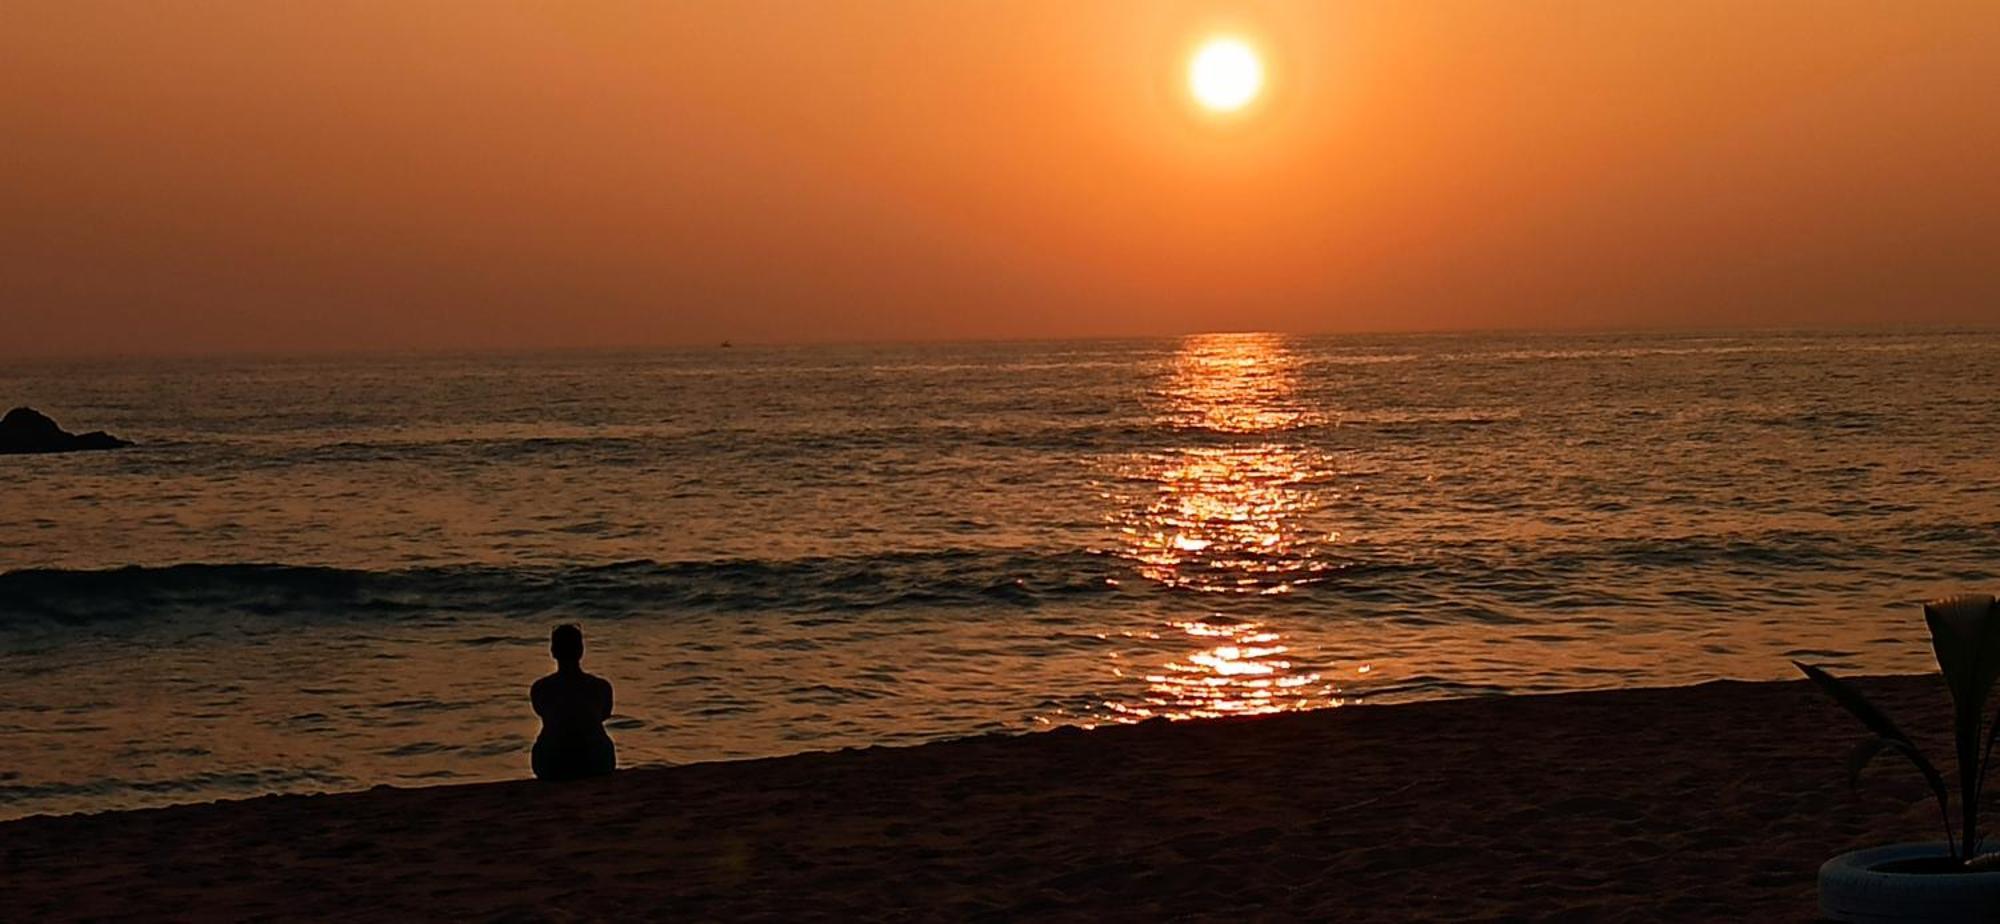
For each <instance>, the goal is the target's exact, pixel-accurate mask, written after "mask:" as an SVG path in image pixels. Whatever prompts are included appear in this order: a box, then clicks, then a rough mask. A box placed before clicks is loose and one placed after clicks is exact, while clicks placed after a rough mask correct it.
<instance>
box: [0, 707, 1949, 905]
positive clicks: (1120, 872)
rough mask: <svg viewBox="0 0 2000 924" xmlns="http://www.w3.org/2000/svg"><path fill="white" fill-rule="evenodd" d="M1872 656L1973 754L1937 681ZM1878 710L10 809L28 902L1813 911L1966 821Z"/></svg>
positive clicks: (1424, 719)
mask: <svg viewBox="0 0 2000 924" xmlns="http://www.w3.org/2000/svg"><path fill="white" fill-rule="evenodd" d="M1865 687H1866V688H1867V689H1868V690H1869V691H1870V692H1871V693H1874V694H1876V695H1877V697H1878V702H1881V703H1882V704H1883V706H1884V707H1885V708H1886V709H1887V710H1888V711H1889V712H1890V714H1891V715H1892V716H1894V717H1896V718H1897V719H1898V720H1899V721H1900V722H1901V723H1902V724H1903V725H1904V726H1905V728H1906V729H1908V730H1910V731H1911V732H1912V734H1915V735H1917V736H1918V738H1919V740H1920V742H1921V743H1923V744H1925V746H1926V747H1929V748H1931V753H1932V754H1933V755H1934V756H1936V758H1937V759H1938V760H1940V761H1946V760H1948V751H1947V750H1946V749H1945V747H1944V742H1943V741H1942V740H1940V739H1939V738H1938V736H1939V735H1948V734H1949V727H1948V712H1949V710H1948V707H1947V706H1946V702H1945V694H1944V692H1943V688H1942V686H1941V685H1940V684H1939V683H1938V681H1936V680H1935V679H1934V678H1929V677H1910V678H1879V679H1873V680H1869V681H1867V682H1866V683H1865ZM1858 738H1859V734H1858V727H1857V726H1856V725H1855V724H1854V723H1853V722H1852V720H1851V719H1849V718H1847V717H1846V716H1845V715H1844V714H1842V713H1840V712H1839V711H1838V709H1837V707H1835V706H1833V705H1832V704H1830V703H1828V702H1826V701H1825V700H1823V699H1822V697H1821V696H1820V694H1819V693H1817V692H1816V691H1814V690H1813V689H1811V688H1809V687H1808V686H1806V685H1805V684H1804V683H1803V682H1795V683H1754V684H1753V683H1736V682H1723V683H1711V684H1704V685H1701V686H1695V687H1685V688H1677V689H1658V690H1626V691H1615V692H1603V693H1577V694H1565V695H1556V696H1533V697H1508V698H1493V699H1479V700H1459V701H1450V702H1434V703H1417V704H1410V705H1396V706H1355V707H1347V708H1341V709H1334V710H1328V711H1322V712H1314V713H1299V714H1288V715H1279V716H1270V717H1261V718H1251V719H1232V720H1220V721H1208V722H1185V723H1166V722H1152V723H1147V724H1144V725H1138V726H1127V727H1112V728H1104V729H1099V730H1095V731H1088V732H1086V731H1080V730H1064V731H1056V732H1050V733H1044V734H1036V735H1027V736H1019V737H998V736H994V737H985V738H977V739H968V740H963V741H955V742H947V743H941V744H932V745H925V746H921V747H912V748H870V749H866V750H849V751H840V752H832V753H819V754H803V755H797V756H792V757H784V758H774V759H769V760H755V761H741V762H731V763H713V764H694V765H688V766H681V767H672V768H662V769H649V770H640V771H629V772H623V773H620V774H617V775H615V776H613V777H609V778H604V779H599V780H592V781H586V782H581V783H569V784H540V783H536V782H533V781H520V782H505V783H487V784H477V785H466V786H446V787H437V788H429V789H388V788H378V789H374V790H370V791H367V792H359V793H345V794H337V795H322V796H274V797H266V798H260V799H251V800H246V801H239V802H225V803H213V804H206V805H189V806H178V807H173V808H166V809H152V810H144V811H133V812H113V813H105V814H99V815H88V816H67V817H55V818H51V817H40V818H29V819H24V820H20V821H16V822H11V823H7V824H4V825H0V871H4V874H0V908H4V909H6V912H5V916H6V917H8V918H9V919H12V920H68V919H83V918H88V919H112V920H153V919H177V920H186V919H205V920H247V919H254V918H275V919H312V920H406V919H407V920H437V919H445V918H459V919H466V920H489V919H500V920H518V921H544V920H546V921H571V920H597V919H603V920H636V919H676V920H687V919H695V920H706V919H725V920H743V919H750V920H773V921H792V920H804V919H850V920H851V919H868V920H884V919H885V920H974V921H977V920H1138V919H1159V918H1166V919H1170V920H1208V919H1215V920H1221V919H1229V918H1244V919H1277V918H1284V917H1304V918H1317V919H1329V920H1341V921H1410V920H1495V921H1498V920H1574V921H1654V920H1675V921H1704V920H1766V921H1783V920H1805V919H1810V918H1811V916H1812V911H1813V887H1814V886H1813V875H1814V871H1815V869H1816V868H1817V866H1818V864H1819V863H1820V862H1821V861H1822V860H1824V859H1826V858H1827V857H1829V856H1831V855H1833V854H1835V853H1837V852H1840V851H1843V850H1847V849H1850V848H1853V847H1858V846H1864V845H1869V844H1876V843H1883V842H1889V841H1896V840H1912V839H1933V838H1935V837H1937V836H1938V833H1937V827H1938V822H1937V815H1936V811H1935V809H1934V808H1933V806H1932V805H1931V803H1929V802H1928V801H1927V796H1926V795H1925V793H1924V790H1923V787H1922V784H1921V783H1920V782H1919V781H1918V780H1917V779H1916V778H1915V774H1914V772H1912V771H1910V770H1909V769H1908V768H1907V766H1905V765H1900V764H1897V763H1892V762H1891V761H1889V760H1888V759H1886V758H1885V759H1883V760H1882V761H1881V763H1880V764H1879V765H1877V766H1876V767H1874V768H1872V769H1871V770H1870V771H1869V772H1868V774H1866V775H1865V776H1864V778H1863V781H1862V785H1861V788H1860V790H1859V791H1858V792H1857V793H1850V792H1849V791H1848V788H1847V784H1846V781H1845V779H1844V773H1843V769H1842V762H1843V760H1844V758H1845V755H1846V753H1847V750H1848V749H1849V748H1850V747H1851V746H1852V745H1853V743H1854V742H1855V741H1856V740H1858ZM23 756H24V755H18V754H17V755H16V758H15V759H17V760H18V759H22V758H23ZM29 759H32V758H31V757H30V758H29ZM526 762H527V755H525V754H523V755H522V764H523V766H524V767H525V766H526Z"/></svg>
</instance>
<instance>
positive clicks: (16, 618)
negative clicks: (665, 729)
mask: <svg viewBox="0 0 2000 924" xmlns="http://www.w3.org/2000/svg"><path fill="white" fill-rule="evenodd" d="M1129 571H1130V568H1129V566H1128V565H1127V564H1126V563H1124V562H1123V561H1122V560H1120V559H1117V558H1114V557H1111V556H1106V555H1099V554H1093V553H1088V552H1077V553H1070V554H1059V555H1056V556H1048V555H1034V554H1028V553H1017V552H1008V551H986V550H947V551H935V552H919V553H908V554H898V555H882V556H872V557H866V558H817V559H802V560H794V561H740V560H739V561H689V562H655V561H627V562H617V563H612V564H603V565H587V566H569V567H503V566H489V565H455V566H446V567H428V568H407V569H399V570H389V571H371V570H355V569H346V568H332V567H321V566H313V565H287V564H273V563H237V564H177V565H167V566H161V567H139V566H132V567H125V568H112V569H105V570H65V569H28V570H21V571H12V572H7V573H5V574H0V625H5V624H10V623H17V622H20V621H22V620H39V621H46V622H52V623H57V624H63V625H86V624H95V623H107V622H119V621H127V620H137V619H144V618H149V617H159V616H168V617H171V616H175V615H182V614H218V613H234V614H239V615H253V616H287V615H290V616H308V617H310V616H321V615H345V616H359V617H368V616H375V617H395V616H398V615H405V614H409V615H421V614H449V613H458V612H465V613H482V614H503V615H520V616H533V615H576V616H593V617H618V616H626V615H635V614H642V613H661V612H672V611H676V610H708V611H713V610H724V611H754V610H784V611H787V612H813V611H841V610H870V609H879V608H885V607H897V606H930V607H939V608H950V607H963V606H1011V607H1033V606H1036V605H1039V604H1040V603H1041V602H1042V601H1043V600H1046V599H1049V598H1051V597H1062V596H1075V595H1079V594H1096V593H1107V592H1112V591H1115V590H1116V589H1117V587H1118V585H1119V578H1120V577H1123V576H1127V575H1128V574H1129Z"/></svg>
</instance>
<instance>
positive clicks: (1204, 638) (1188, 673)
mask: <svg viewBox="0 0 2000 924" xmlns="http://www.w3.org/2000/svg"><path fill="white" fill-rule="evenodd" d="M1170 625H1171V626H1172V628H1174V629H1177V630H1179V631H1181V632H1182V633H1184V634H1186V635H1187V636H1189V637H1191V638H1194V639H1197V640H1200V641H1201V642H1203V643H1206V644H1207V647H1204V648H1200V649H1197V650H1195V651H1192V652H1189V653H1188V654H1186V655H1185V656H1183V657H1182V658H1179V659H1176V660H1172V661H1168V662H1167V663H1166V665H1165V666H1164V667H1163V668H1160V669H1158V670H1148V671H1143V672H1141V673H1140V674H1139V675H1138V676H1139V678H1140V679H1141V680H1143V681H1145V684H1146V693H1145V695H1144V696H1143V697H1142V698H1141V700H1140V701H1139V702H1137V703H1122V702H1107V703H1105V704H1104V705H1105V708H1106V709H1107V710H1109V711H1110V712H1111V713H1112V717H1113V718H1114V719H1118V720H1123V721H1140V720H1144V719H1150V718H1153V717H1155V716H1166V717H1167V718H1172V719H1195V718H1217V717H1220V716H1225V715H1258V714H1262V713H1268V712H1287V711H1291V710H1295V709H1317V708H1321V707H1324V706H1334V705H1339V704H1340V702H1341V698H1340V696H1339V695H1338V693H1339V691H1338V690H1337V689H1336V688H1335V687H1334V685H1333V684H1332V683H1330V682H1328V681H1326V680H1325V679H1324V678H1322V677H1321V676H1320V674H1319V672H1318V671H1315V670H1310V669H1307V668H1302V667H1298V666H1295V665H1294V664H1293V662H1292V660H1291V659H1290V658H1288V657H1287V656H1286V655H1287V653H1288V652H1289V651H1290V650H1291V648H1290V646H1288V645H1286V644H1285V643H1284V638H1283V636H1281V635H1279V634H1278V633H1277V632H1274V631H1272V630H1271V629H1270V628H1269V627H1267V626H1265V625H1263V624H1262V623H1255V622H1245V623H1233V624H1232V623H1218V622H1208V621H1196V622H1175V623H1171V624H1170ZM1153 637H1154V638H1158V637H1159V636H1158V635H1154V636H1153ZM1112 673H1114V674H1116V675H1117V676H1120V677H1124V676H1129V675H1130V674H1129V672H1128V671H1126V670H1125V669H1124V668H1118V667H1114V668H1113V669H1112Z"/></svg>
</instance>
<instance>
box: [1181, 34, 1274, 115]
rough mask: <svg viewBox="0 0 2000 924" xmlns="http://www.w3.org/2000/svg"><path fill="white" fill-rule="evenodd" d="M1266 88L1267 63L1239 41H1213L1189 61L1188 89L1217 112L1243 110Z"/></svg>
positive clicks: (1202, 102)
mask: <svg viewBox="0 0 2000 924" xmlns="http://www.w3.org/2000/svg"><path fill="white" fill-rule="evenodd" d="M1263 87H1264V64H1263V62H1261V61H1258V60H1257V53H1256V52H1255V51H1252V50H1251V49H1250V46H1249V45H1247V44H1245V43H1244V42H1242V41H1241V40H1239V39H1233V38H1219V39H1210V40H1209V41H1208V42H1207V43H1205V44H1203V45H1202V46H1201V49H1200V50H1199V51H1196V52H1195V53H1194V60H1192V61H1190V62H1188V89H1189V90H1191V91H1193V92H1194V98H1195V99H1196V100H1197V101H1199V102H1200V103H1201V104H1202V105H1203V106H1206V107H1208V108H1209V109H1213V110H1215V111H1217V112H1230V111H1233V110H1237V109H1241V108H1243V107H1244V106H1245V105H1248V104H1249V102H1250V101H1251V100H1253V99H1256V98H1257V91H1258V90H1260V89H1263Z"/></svg>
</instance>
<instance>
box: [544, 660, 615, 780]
mask: <svg viewBox="0 0 2000 924" xmlns="http://www.w3.org/2000/svg"><path fill="white" fill-rule="evenodd" d="M549 654H551V655H554V656H555V659H556V672H555V673H553V674H550V675H548V676H547V677H543V678H542V679H540V680H537V681H535V685H534V687H533V688H531V689H530V690H529V698H530V699H532V700H533V701H534V703H535V714H536V715H538V716H541V717H542V733H541V734H540V735H539V736H537V737H536V738H535V760H534V766H535V776H536V777H537V778H539V779H544V780H575V779H582V778H583V777H587V776H601V775H603V774H606V773H610V772H611V771H612V770H613V769H615V768H616V767H617V766H618V752H617V750H616V749H615V748H613V747H612V745H611V736H610V735H607V734H605V733H604V720H605V719H608V718H610V717H611V682H610V681H608V680H605V679H604V678H602V677H598V676H595V675H592V674H586V673H584V672H583V630H582V629H579V628H577V627H576V626H574V625H561V626H557V627H556V628H555V631H553V632H550V633H549Z"/></svg>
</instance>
